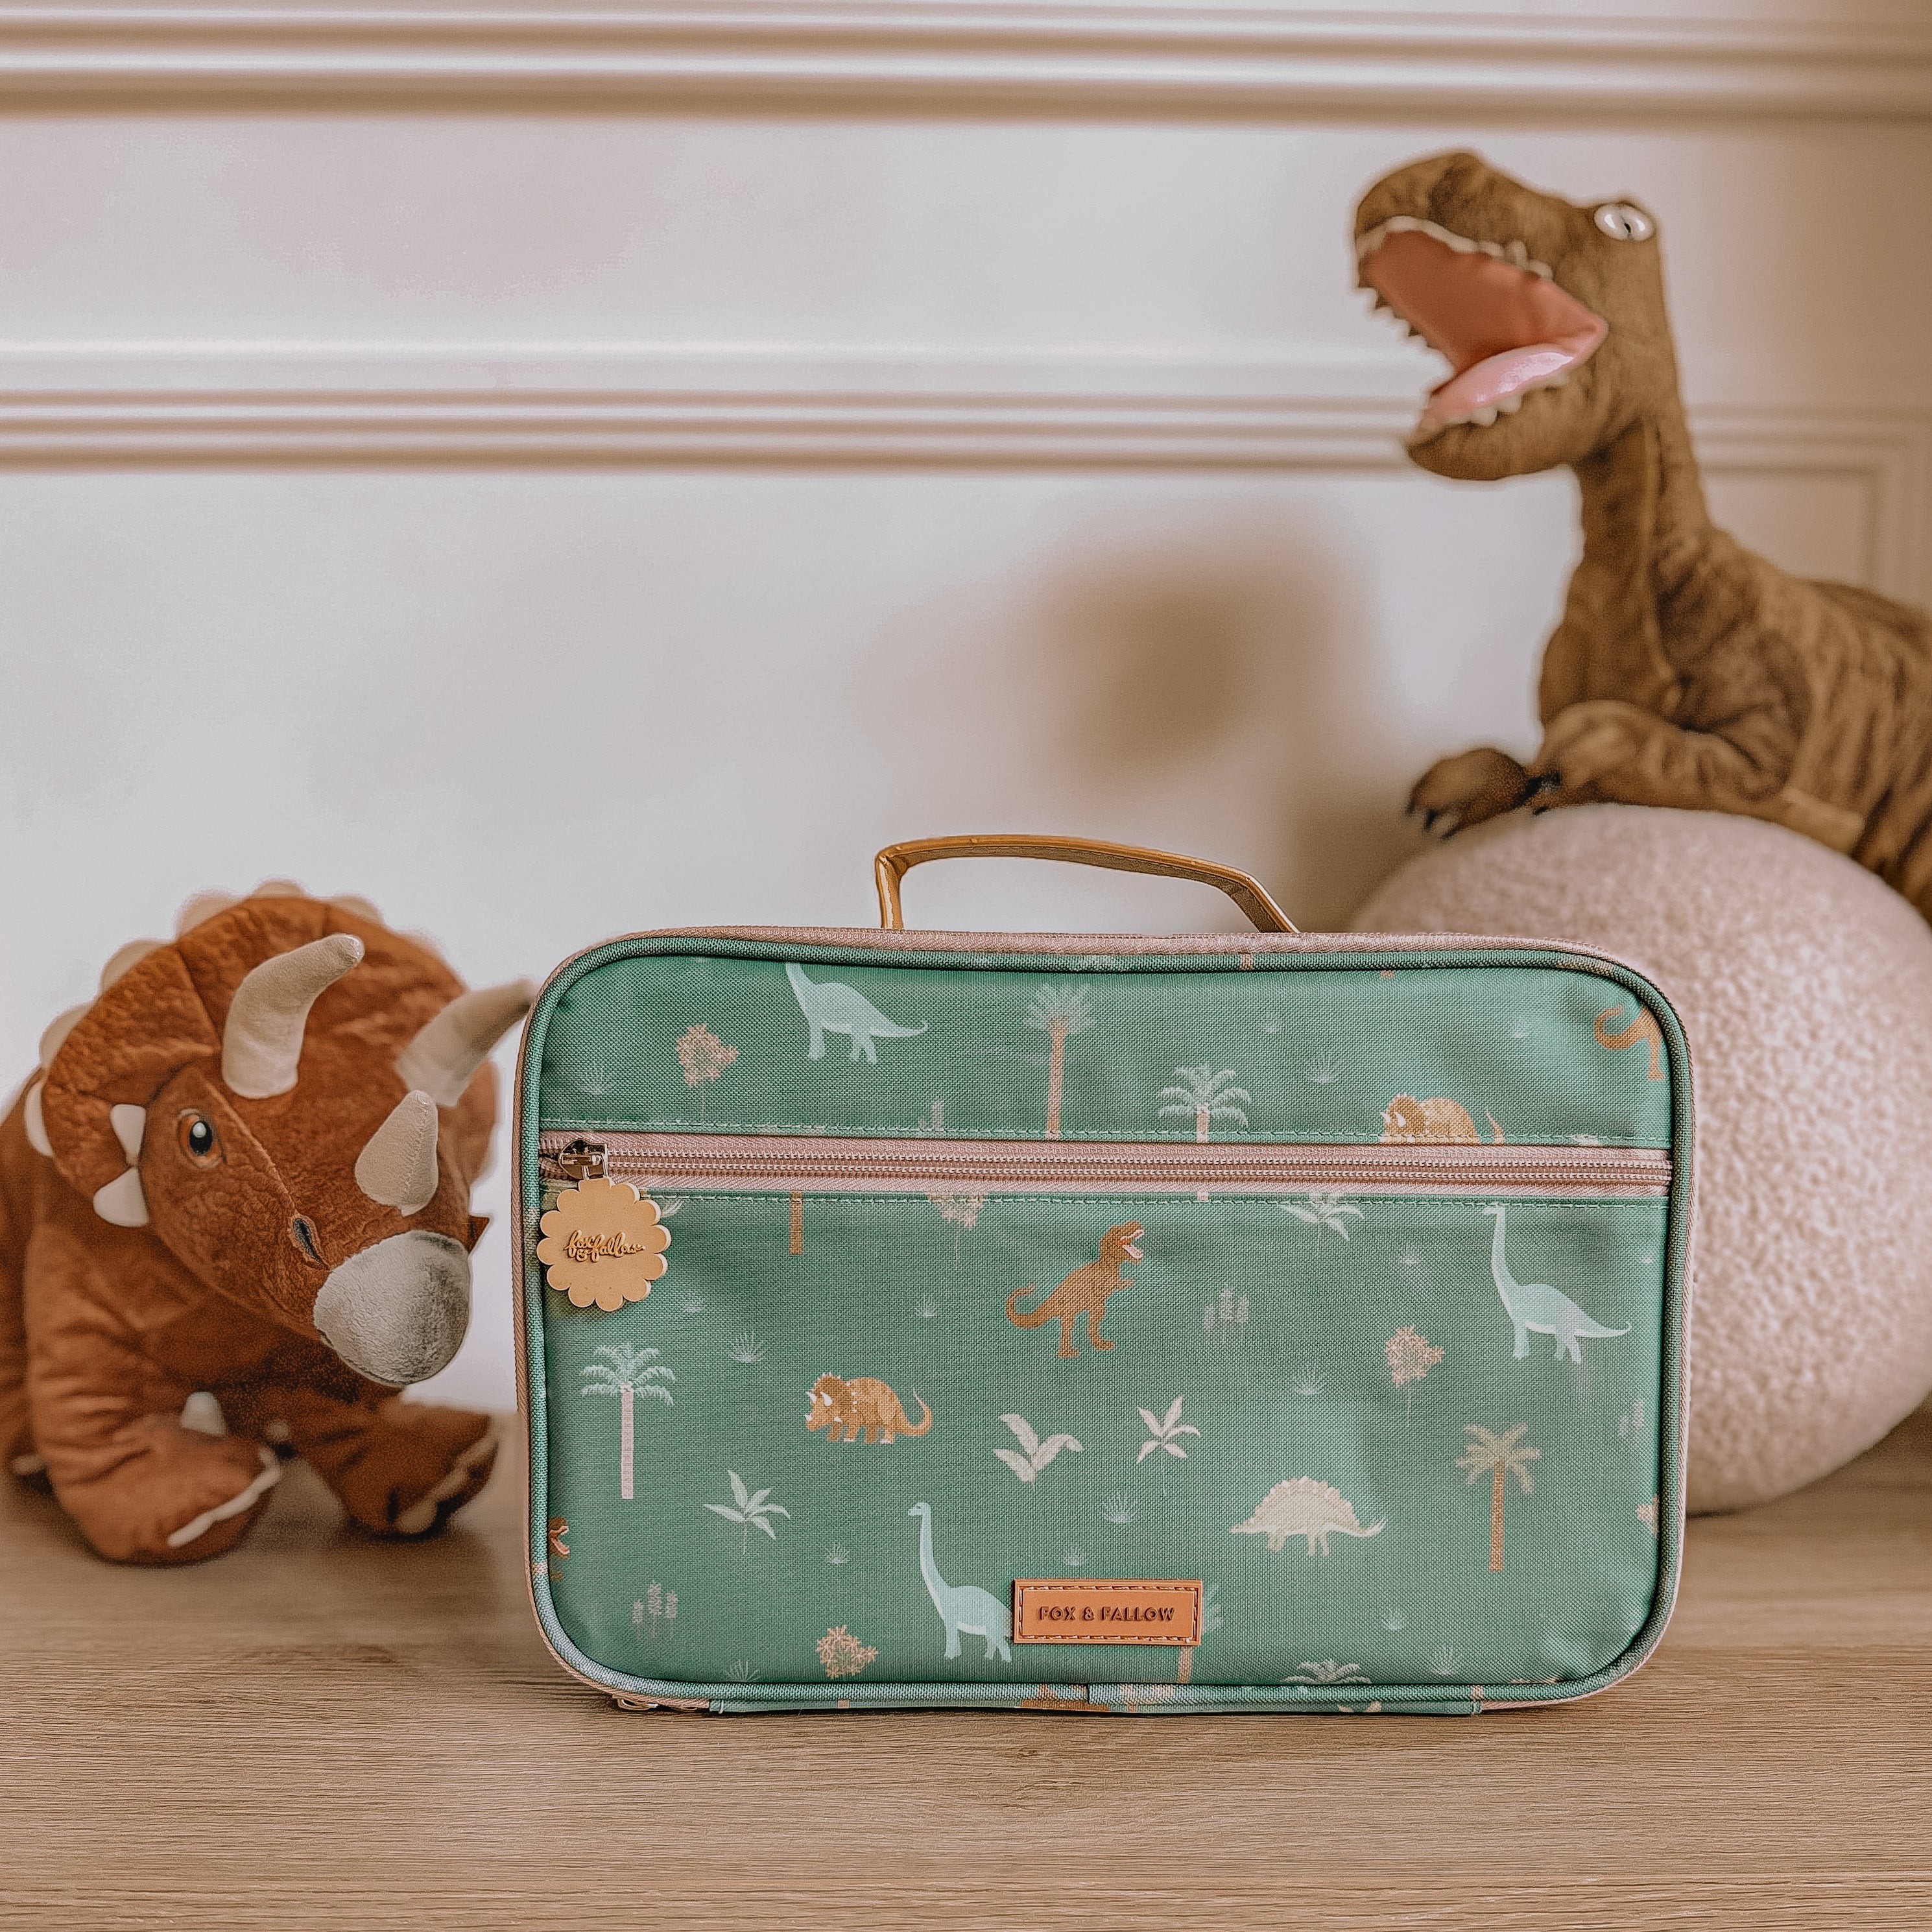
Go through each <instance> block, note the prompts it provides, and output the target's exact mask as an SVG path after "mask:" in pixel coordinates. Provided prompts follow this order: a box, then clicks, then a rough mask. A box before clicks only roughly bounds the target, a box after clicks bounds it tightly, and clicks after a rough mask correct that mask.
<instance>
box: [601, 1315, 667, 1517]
mask: <svg viewBox="0 0 1932 1932" xmlns="http://www.w3.org/2000/svg"><path fill="white" fill-rule="evenodd" d="M597 1352H598V1354H599V1355H601V1356H602V1357H603V1358H604V1360H603V1361H601V1362H592V1364H591V1365H590V1366H589V1367H588V1368H587V1369H586V1370H584V1371H583V1389H582V1391H580V1393H581V1394H584V1395H614V1396H615V1397H616V1398H617V1400H618V1403H619V1409H618V1429H617V1493H618V1494H619V1496H622V1498H623V1499H624V1500H625V1502H630V1500H631V1497H632V1496H633V1494H634V1485H633V1484H632V1481H631V1463H632V1460H633V1455H634V1451H635V1448H636V1445H637V1430H636V1426H635V1422H634V1412H633V1409H632V1404H633V1403H634V1400H635V1399H636V1397H638V1396H640V1395H641V1396H647V1397H649V1398H650V1400H652V1401H653V1402H661V1403H663V1404H664V1406H665V1407H666V1408H667V1409H668V1408H669V1407H670V1390H669V1389H667V1388H664V1387H663V1386H662V1385H663V1384H664V1383H665V1382H676V1380H677V1378H676V1376H674V1375H673V1374H672V1373H671V1372H670V1370H668V1369H667V1368H664V1367H659V1366H657V1360H658V1352H657V1351H656V1349H632V1348H628V1347H626V1346H625V1345H624V1344H623V1343H621V1342H620V1343H618V1344H617V1345H616V1346H615V1347H613V1348H609V1349H598V1351H597ZM647 1365H648V1366H647Z"/></svg>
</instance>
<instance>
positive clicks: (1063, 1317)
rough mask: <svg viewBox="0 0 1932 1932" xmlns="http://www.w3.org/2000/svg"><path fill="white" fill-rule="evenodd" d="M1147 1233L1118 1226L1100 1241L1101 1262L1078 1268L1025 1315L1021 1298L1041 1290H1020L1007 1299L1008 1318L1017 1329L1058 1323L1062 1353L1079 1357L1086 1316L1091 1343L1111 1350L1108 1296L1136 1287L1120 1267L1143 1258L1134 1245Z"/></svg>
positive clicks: (1125, 1224)
mask: <svg viewBox="0 0 1932 1932" xmlns="http://www.w3.org/2000/svg"><path fill="white" fill-rule="evenodd" d="M1144 1232H1145V1229H1142V1226H1141V1224H1140V1223H1139V1222H1138V1221H1123V1222H1122V1223H1121V1224H1120V1226H1118V1227H1117V1228H1109V1229H1108V1230H1107V1232H1106V1234H1104V1235H1102V1236H1101V1238H1100V1259H1099V1260H1098V1261H1097V1262H1088V1264H1087V1265H1086V1266H1085V1267H1084V1268H1076V1269H1075V1270H1074V1271H1073V1273H1072V1274H1070V1275H1069V1276H1068V1277H1067V1279H1066V1280H1064V1281H1063V1282H1062V1283H1061V1284H1060V1286H1058V1288H1056V1289H1055V1290H1054V1291H1053V1292H1052V1294H1051V1295H1049V1296H1047V1297H1046V1299H1045V1300H1044V1301H1037V1302H1036V1303H1034V1305H1033V1307H1031V1308H1029V1309H1027V1310H1025V1311H1024V1312H1022V1310H1021V1308H1020V1306H1019V1299H1020V1297H1021V1296H1022V1295H1033V1294H1036V1293H1037V1292H1038V1291H1037V1289H1031V1288H1022V1289H1016V1291H1015V1292H1013V1294H1011V1295H1008V1296H1007V1320H1008V1321H1009V1322H1011V1323H1012V1324H1013V1326H1014V1327H1015V1328H1045V1327H1046V1325H1047V1323H1049V1322H1058V1323H1059V1324H1060V1352H1061V1355H1079V1352H1080V1351H1079V1349H1077V1348H1076V1347H1075V1346H1074V1345H1073V1325H1074V1323H1075V1322H1077V1321H1078V1320H1079V1319H1080V1317H1081V1316H1083V1315H1084V1316H1086V1318H1087V1340H1088V1343H1090V1344H1091V1346H1093V1347H1094V1348H1096V1349H1111V1348H1112V1346H1114V1345H1113V1343H1111V1342H1110V1341H1109V1340H1107V1338H1106V1337H1105V1336H1104V1335H1103V1334H1101V1333H1100V1318H1101V1316H1103V1315H1104V1314H1106V1312H1107V1298H1108V1296H1109V1295H1113V1294H1115V1293H1117V1292H1118V1291H1119V1290H1120V1289H1124V1288H1132V1287H1133V1283H1132V1282H1131V1281H1130V1280H1128V1279H1127V1277H1126V1276H1125V1275H1124V1274H1121V1262H1137V1261H1139V1259H1140V1258H1141V1251H1140V1250H1139V1248H1138V1247H1136V1246H1135V1245H1134V1244H1135V1243H1136V1242H1137V1241H1139V1239H1140V1238H1141V1236H1142V1234H1143V1233H1144Z"/></svg>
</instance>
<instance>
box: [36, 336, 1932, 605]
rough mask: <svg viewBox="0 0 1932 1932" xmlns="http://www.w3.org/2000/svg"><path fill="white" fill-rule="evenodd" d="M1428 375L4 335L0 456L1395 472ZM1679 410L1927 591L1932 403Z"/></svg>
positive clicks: (1890, 585)
mask: <svg viewBox="0 0 1932 1932" xmlns="http://www.w3.org/2000/svg"><path fill="white" fill-rule="evenodd" d="M1420 392H1421V377H1420V372H1419V371H1418V368H1417V367H1416V366H1415V365H1413V364H1412V363H1411V362H1408V361H1406V360H1403V361H1397V360H1394V359H1386V358H1385V359H1379V360H1371V359H1359V360H1343V359H1334V360H1322V359H1313V358H1282V359H1278V360H1277V361H1274V362H1258V363H1236V362H1228V361H1222V360H1217V359H1208V358H1197V359H1166V360H1163V359H1127V358H1118V359H1106V358H1094V357H1091V356H1079V357H1075V356H1059V357H1043V358H1040V359H1034V360H1031V361H1021V360H1019V359H1000V360H997V361H980V362H966V361H948V360H945V359H938V358H934V357H928V356H912V355H907V354H898V353H893V354H888V353H871V354H857V355H847V356H835V357H834V356H828V357H824V358H820V359H808V358H805V357H800V356H793V355H790V354H787V353H779V352H772V351H757V350H747V351H745V352H743V353H740V354H737V355H735V356H733V355H719V354H718V353H704V352H697V351H694V352H692V353H689V354H688V355H680V354H676V353H665V352H663V351H651V350H633V351H625V350H614V349H612V350H600V349H595V348H591V347H586V348H583V349H581V350H577V349H571V350H544V349H539V348H529V349H523V350H517V349H504V350H495V351H491V352H488V353H478V352H476V351H475V350H468V351H464V350H458V349H455V348H449V349H434V348H428V347H425V348H424V349H421V350H413V351H406V350H365V351H361V352H353V351H342V350H333V351H317V352H314V353H298V352H292V351H290V350H287V349H286V348H281V347H275V348H272V349H263V348H253V347H249V346H247V345H235V346H227V345H221V346H217V345H212V344H210V345H205V346H203V347H199V348H196V349H192V350H163V351H155V350H148V349H144V348H142V347H138V346H134V345H130V346H128V347H126V348H124V349H120V350H113V349H108V350H102V349H90V350H69V351H61V350H51V349H46V348H40V349H38V350H35V349H32V348H28V347H21V348H20V349H17V350H14V351H13V352H12V353H8V352H7V350H5V348H4V347H0V464H5V465H6V466H10V467H21V466H47V467H55V466H93V467H98V468H99V467H106V468H124V467H142V466H145V467H154V466H162V467H185V466H195V465H225V466H260V467H286V466H298V465H315V464H339V465H344V466H359V467H380V466H463V467H496V468H504V467H508V468H541V467H544V466H586V465H598V464H605V465H620V466H623V465H627V466H655V467H670V466H735V467H745V468H766V469H771V468H836V467H847V466H874V467H878V466H886V467H903V468H907V469H939V468H953V469H956V468H963V467H982V468H990V469H1019V468H1055V469H1098V470H1122V471H1127V470H1137V469H1139V470H1145V469H1159V470H1169V471H1185V470H1203V471H1206V470H1227V469H1255V470H1276V471H1314V472H1331V473H1332V472H1346V471H1378V470H1397V469H1403V468H1405V467H1406V464H1407V459H1406V457H1405V455H1403V448H1402V440H1403V435H1404V434H1405V432H1406V431H1407V429H1408V428H1409V426H1410V425H1411V424H1412V422H1413V421H1414V419H1415V413H1416V409H1417V406H1418V399H1419V395H1420ZM1692 425H1693V428H1694V431H1695V434H1696V436H1697V445H1698V449H1699V451H1700V455H1701V456H1702V458H1703V461H1704V463H1705V466H1706V469H1708V470H1709V472H1711V473H1712V474H1713V475H1727V474H1733V475H1749V476H1754V477H1765V476H1798V477H1807V478H1841V479H1846V478H1848V479H1849V480H1851V481H1853V482H1855V484H1858V486H1859V487H1861V489H1862V490H1863V491H1864V496H1865V502H1866V505H1867V508H1866V520H1867V522H1866V527H1867V559H1868V562H1867V569H1868V575H1869V580H1870V582H1871V583H1873V585H1874V586H1876V587H1878V588H1879V589H1885V590H1887V591H1889V592H1891V593H1892V594H1894V595H1900V596H1905V597H1911V598H1925V597H1926V596H1927V594H1928V592H1932V568H1928V565H1932V554H1928V544H1927V541H1926V539H1927V536H1928V535H1932V530H1929V529H1928V527H1927V526H1928V523H1932V411H1927V410H1922V409H1921V410H1914V409H1910V408H1897V409H1879V408H1870V409H1841V410H1833V409H1783V408H1772V407H1757V406H1751V405H1742V404H1734V403H1733V404H1718V405H1709V406H1706V407H1702V408H1699V409H1696V410H1694V411H1693V412H1692Z"/></svg>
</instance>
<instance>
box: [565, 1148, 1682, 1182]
mask: <svg viewBox="0 0 1932 1932" xmlns="http://www.w3.org/2000/svg"><path fill="white" fill-rule="evenodd" d="M537 1172H538V1178H539V1179H540V1180H542V1181H550V1182H553V1183H556V1184H559V1185H561V1184H564V1183H566V1182H569V1181H583V1180H587V1179H590V1178H594V1177H595V1176H599V1175H601V1176H607V1177H608V1178H610V1179H613V1180H623V1181H631V1182H633V1183H635V1184H638V1185H640V1186H649V1187H660V1188H663V1189H664V1190H667V1191H672V1192H676V1193H693V1192H702V1191H703V1190H706V1189H707V1188H731V1187H739V1188H747V1189H751V1190H767V1189H769V1190H772V1191H774V1192H793V1193H796V1192H801V1191H803V1192H814V1193H835V1192H839V1191H847V1190H849V1191H857V1192H861V1193H920V1194H922V1193H931V1192H935V1191H937V1190H940V1189H983V1190H988V1191H991V1192H995V1193H1019V1194H1031V1193H1060V1192H1062V1191H1064V1190H1076V1191H1078V1190H1091V1191H1095V1192H1120V1193H1190V1194H1197V1195H1198V1194H1199V1193H1202V1191H1203V1190H1220V1191H1221V1192H1223V1193H1227V1192H1248V1193H1309V1192H1311V1191H1312V1192H1328V1193H1343V1194H1346V1193H1364V1194H1380V1193H1429V1194H1444V1193H1447V1194H1457V1193H1469V1194H1492V1193H1505V1194H1507V1193H1536V1194H1543V1193H1565V1194H1574V1195H1578V1196H1591V1195H1646V1196H1663V1195H1665V1194H1667V1193H1669V1192H1670V1184H1671V1158H1670V1155H1669V1154H1667V1153H1664V1152H1663V1151H1661V1150H1659V1149H1657V1148H1604V1147H1576V1146H1570V1147H1557V1146H1542V1147H1530V1146H1517V1147H1513V1146H1509V1145H1494V1144H1492V1143H1463V1142H1457V1143H1454V1144H1444V1143H1436V1144H1432V1145H1426V1146H1424V1145H1386V1144H1382V1143H1376V1144H1375V1145H1369V1146H1334V1145H1318V1144H1313V1143H1309V1142H1268V1143H1255V1142H1221V1143H1218V1144H1217V1143H1214V1142H1171V1141H1160V1142H1145V1141H1136V1142H1121V1141H1111V1142H1079V1141H953V1140H938V1139H903V1140H883V1139H880V1140H874V1139H856V1138H850V1137H843V1136H830V1135H826V1136H817V1135H790V1134H785V1135H780V1134H681V1133H680V1134H668V1133H605V1134H602V1135H599V1136H596V1137H595V1138H594V1139H593V1138H590V1137H588V1136H575V1135H571V1134H568V1133H546V1134H542V1135H540V1136H538V1143H537Z"/></svg>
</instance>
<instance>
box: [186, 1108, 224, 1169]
mask: <svg viewBox="0 0 1932 1932" xmlns="http://www.w3.org/2000/svg"><path fill="white" fill-rule="evenodd" d="M175 1138H176V1139H178V1141H179V1142H181V1152H182V1153H183V1154H186V1155H187V1157H188V1159H189V1160H191V1161H193V1163H194V1164H195V1166H196V1167H217V1166H220V1163H221V1136H220V1135H219V1134H217V1133H216V1132H215V1131H214V1123H213V1122H212V1121H210V1120H208V1118H206V1116H205V1115H201V1114H193V1113H190V1114H184V1115H182V1116H181V1119H180V1120H179V1121H178V1122H177V1123H176V1124H175Z"/></svg>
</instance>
